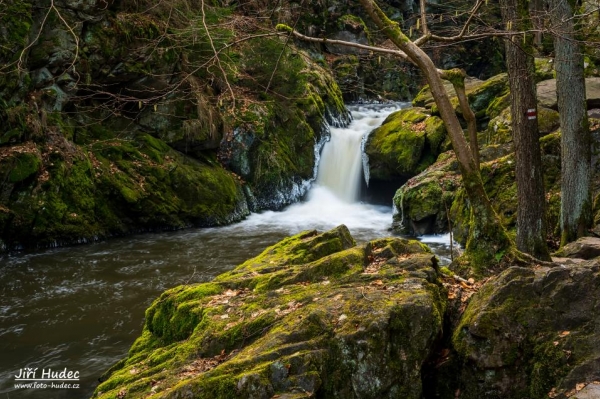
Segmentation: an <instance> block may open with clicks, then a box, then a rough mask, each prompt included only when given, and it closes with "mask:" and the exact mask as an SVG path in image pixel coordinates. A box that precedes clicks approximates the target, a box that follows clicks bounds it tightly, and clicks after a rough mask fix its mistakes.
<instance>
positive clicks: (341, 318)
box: [338, 314, 348, 321]
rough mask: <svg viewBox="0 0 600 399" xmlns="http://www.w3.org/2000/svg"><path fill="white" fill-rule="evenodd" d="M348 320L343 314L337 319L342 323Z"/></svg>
mask: <svg viewBox="0 0 600 399" xmlns="http://www.w3.org/2000/svg"><path fill="white" fill-rule="evenodd" d="M347 318H348V316H346V315H345V314H342V315H341V316H340V317H339V318H338V321H344V320H346V319H347Z"/></svg>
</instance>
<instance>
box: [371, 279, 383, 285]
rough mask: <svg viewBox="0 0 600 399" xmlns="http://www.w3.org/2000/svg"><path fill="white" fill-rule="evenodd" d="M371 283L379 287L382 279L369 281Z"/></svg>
mask: <svg viewBox="0 0 600 399" xmlns="http://www.w3.org/2000/svg"><path fill="white" fill-rule="evenodd" d="M371 285H374V286H377V287H381V286H382V285H383V280H375V281H371Z"/></svg>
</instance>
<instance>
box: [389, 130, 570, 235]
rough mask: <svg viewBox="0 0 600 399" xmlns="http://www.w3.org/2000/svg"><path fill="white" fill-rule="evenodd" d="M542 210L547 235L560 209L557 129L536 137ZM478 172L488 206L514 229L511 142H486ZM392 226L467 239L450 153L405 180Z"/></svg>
mask: <svg viewBox="0 0 600 399" xmlns="http://www.w3.org/2000/svg"><path fill="white" fill-rule="evenodd" d="M540 146H541V149H542V164H543V170H544V183H545V187H546V193H547V195H546V197H547V199H548V202H547V203H546V215H547V223H548V229H549V231H548V234H549V236H552V235H554V233H555V231H554V230H555V227H556V226H557V224H558V217H559V211H560V133H559V132H555V133H551V134H548V135H546V136H544V137H542V138H541V139H540ZM481 154H482V157H481V158H482V163H481V177H482V180H483V184H484V187H485V190H486V192H487V194H488V196H489V197H490V199H491V202H492V206H493V207H494V209H495V210H496V212H497V213H498V215H499V216H500V220H501V221H502V223H503V224H504V225H505V227H506V228H507V229H508V230H510V231H511V232H512V234H514V233H515V231H516V230H515V229H516V216H517V197H516V195H517V192H516V183H515V176H514V173H515V172H514V168H515V161H514V152H513V150H512V148H510V146H502V145H490V146H487V147H485V149H484V150H482V152H481ZM394 206H395V207H396V209H397V210H398V212H397V213H395V214H394V227H395V229H396V230H398V231H400V232H404V233H409V234H417V235H421V234H432V233H441V232H446V231H449V230H452V231H453V232H454V234H455V239H456V240H457V241H458V242H460V243H462V244H463V245H464V244H465V243H466V239H467V236H468V232H469V225H470V208H469V201H468V198H467V196H466V193H465V191H464V188H463V186H462V181H461V177H460V173H459V170H458V163H457V161H456V158H455V156H454V154H452V153H450V152H448V153H444V154H442V155H440V157H439V158H438V161H437V162H436V163H434V164H433V165H432V166H430V167H429V168H428V169H426V170H425V171H423V172H422V173H420V174H419V175H417V176H415V177H413V178H411V179H409V180H408V181H407V182H406V184H404V185H403V186H402V187H400V188H399V189H398V191H397V192H396V195H395V196H394Z"/></svg>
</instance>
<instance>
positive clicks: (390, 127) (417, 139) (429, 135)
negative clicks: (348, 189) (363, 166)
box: [365, 108, 446, 181]
mask: <svg viewBox="0 0 600 399" xmlns="http://www.w3.org/2000/svg"><path fill="white" fill-rule="evenodd" d="M445 139H446V128H445V127H444V124H443V122H442V120H441V119H440V118H439V117H437V116H431V115H429V114H427V113H426V111H425V109H423V108H408V109H403V110H400V111H396V112H394V113H392V114H391V115H389V116H388V117H387V118H386V119H385V121H383V123H382V124H381V126H380V127H378V128H377V129H375V130H373V131H372V132H371V133H370V134H369V137H368V138H367V141H366V144H365V153H366V154H367V156H368V159H369V176H370V179H373V180H382V181H397V180H406V179H408V178H409V177H411V176H414V175H415V174H417V173H419V172H421V171H423V170H424V169H425V168H427V167H428V166H429V165H431V164H432V163H433V162H435V160H436V158H437V156H438V154H439V153H440V151H441V149H442V148H444V140H445Z"/></svg>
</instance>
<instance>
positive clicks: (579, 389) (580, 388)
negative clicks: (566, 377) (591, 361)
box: [575, 382, 587, 392]
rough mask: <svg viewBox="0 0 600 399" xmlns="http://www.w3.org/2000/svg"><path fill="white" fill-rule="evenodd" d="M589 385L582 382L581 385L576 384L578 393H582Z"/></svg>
mask: <svg viewBox="0 0 600 399" xmlns="http://www.w3.org/2000/svg"><path fill="white" fill-rule="evenodd" d="M586 385H587V384H586V383H584V382H580V383H579V384H575V390H576V391H577V392H579V391H581V390H582V389H583V388H585V386H586Z"/></svg>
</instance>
